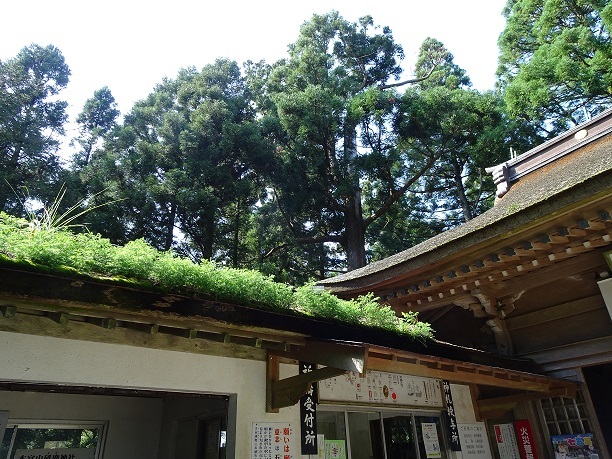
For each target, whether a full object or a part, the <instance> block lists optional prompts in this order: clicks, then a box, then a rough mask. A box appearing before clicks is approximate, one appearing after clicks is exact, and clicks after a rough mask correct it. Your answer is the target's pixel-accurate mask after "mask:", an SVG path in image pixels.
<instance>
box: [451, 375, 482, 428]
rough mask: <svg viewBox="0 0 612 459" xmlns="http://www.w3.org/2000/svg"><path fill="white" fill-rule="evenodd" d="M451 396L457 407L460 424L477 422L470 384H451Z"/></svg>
mask: <svg viewBox="0 0 612 459" xmlns="http://www.w3.org/2000/svg"><path fill="white" fill-rule="evenodd" d="M450 388H451V396H452V397H453V406H454V407H455V417H456V418H457V423H459V424H473V423H474V422H476V416H475V414H474V403H473V402H472V393H471V392H470V387H469V386H464V385H461V384H451V385H450Z"/></svg>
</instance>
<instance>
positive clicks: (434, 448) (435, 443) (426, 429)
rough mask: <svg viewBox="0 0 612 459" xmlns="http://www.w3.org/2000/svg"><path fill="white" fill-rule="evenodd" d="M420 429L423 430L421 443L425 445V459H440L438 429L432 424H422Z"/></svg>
mask: <svg viewBox="0 0 612 459" xmlns="http://www.w3.org/2000/svg"><path fill="white" fill-rule="evenodd" d="M421 429H423V443H424V444H425V454H426V455H427V459H435V458H441V457H442V451H440V441H439V440H438V429H437V427H436V424H435V423H433V422H423V423H422V424H421Z"/></svg>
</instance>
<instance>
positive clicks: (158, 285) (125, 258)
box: [0, 213, 433, 340]
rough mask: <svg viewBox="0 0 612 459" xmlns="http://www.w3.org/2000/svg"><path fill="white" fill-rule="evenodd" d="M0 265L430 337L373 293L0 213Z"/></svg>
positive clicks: (413, 316) (412, 319) (424, 328)
mask: <svg viewBox="0 0 612 459" xmlns="http://www.w3.org/2000/svg"><path fill="white" fill-rule="evenodd" d="M0 263H2V264H4V265H6V264H11V265H13V266H15V265H19V266H22V267H24V268H26V269H32V268H36V269H42V270H44V271H47V272H55V273H61V274H69V275H72V276H77V277H78V276H83V275H85V276H88V277H94V278H104V279H107V280H108V279H113V280H114V281H120V282H121V283H130V284H138V285H140V286H142V287H145V288H151V289H153V290H156V291H163V292H168V293H177V294H187V295H189V294H192V295H204V296H207V297H211V298H215V299H217V300H219V301H224V302H231V303H237V304H241V305H245V306H251V307H256V308H260V309H266V310H272V311H279V312H283V311H285V312H289V311H291V312H293V313H297V314H302V315H307V316H312V317H316V318H321V319H331V320H336V321H341V322H344V323H347V324H353V325H361V326H366V327H371V328H375V329H383V330H387V331H390V332H394V333H398V334H401V335H405V336H409V337H412V338H414V339H419V340H426V339H431V338H432V337H433V332H432V330H431V327H430V326H429V324H427V323H424V322H419V321H418V320H417V316H416V314H408V315H404V316H403V317H398V316H397V315H396V314H395V313H394V312H393V310H391V308H390V307H388V306H381V305H380V304H379V303H378V302H377V299H376V298H375V297H374V296H373V295H371V294H370V295H365V296H361V297H359V298H357V299H355V300H351V301H347V300H342V299H340V298H338V297H336V296H334V295H332V294H330V293H329V292H325V291H320V290H316V289H314V288H313V287H312V286H306V287H300V288H298V289H297V290H294V289H293V288H292V287H291V286H289V285H286V284H281V283H278V282H274V280H273V279H272V278H270V277H266V276H264V275H263V274H261V273H259V272H257V271H249V270H238V269H231V268H225V267H219V266H216V265H215V264H214V263H211V262H209V261H203V262H202V263H200V264H196V263H193V262H191V261H189V260H186V259H183V258H179V257H177V256H176V255H175V254H173V253H172V252H160V251H158V250H155V249H154V248H152V247H151V246H150V245H148V244H147V243H146V242H145V241H143V240H137V241H133V242H129V243H128V244H126V245H125V246H123V247H118V246H114V245H112V244H111V243H110V241H109V240H108V239H104V238H102V237H100V236H99V235H93V234H88V233H86V234H73V233H71V232H70V231H69V230H67V229H62V228H42V229H41V228H39V227H32V226H30V225H29V223H28V222H27V221H26V220H23V219H19V218H15V217H11V216H9V215H7V214H5V213H0Z"/></svg>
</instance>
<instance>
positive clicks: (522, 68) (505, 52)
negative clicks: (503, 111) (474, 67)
mask: <svg viewBox="0 0 612 459" xmlns="http://www.w3.org/2000/svg"><path fill="white" fill-rule="evenodd" d="M504 15H505V16H506V18H507V22H506V28H505V30H504V31H503V33H502V34H501V36H500V38H499V47H500V59H499V62H500V66H499V69H498V75H499V84H500V86H501V87H502V88H503V89H504V98H505V100H506V102H507V104H508V109H509V112H510V114H512V115H513V116H517V117H521V118H523V119H527V120H530V121H531V122H532V123H534V122H535V123H541V127H542V129H543V130H545V131H550V135H552V134H555V133H557V132H559V131H560V130H565V129H567V127H568V126H571V125H575V124H577V123H579V122H581V121H583V120H584V119H585V117H587V116H588V115H589V114H590V115H593V114H596V113H599V112H601V111H603V110H604V109H605V108H607V107H609V106H611V105H612V40H611V37H610V33H611V32H612V20H611V16H612V6H611V5H610V2H609V1H606V0H508V3H507V5H506V8H505V9H504Z"/></svg>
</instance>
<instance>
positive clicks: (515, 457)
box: [493, 424, 521, 459]
mask: <svg viewBox="0 0 612 459" xmlns="http://www.w3.org/2000/svg"><path fill="white" fill-rule="evenodd" d="M493 430H494V431H495V441H496V443H497V450H498V451H499V457H500V459H521V456H520V454H519V448H518V443H517V442H516V435H515V434H514V426H513V425H512V424H495V425H494V426H493Z"/></svg>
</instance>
